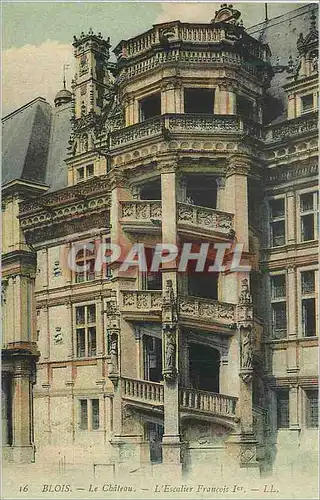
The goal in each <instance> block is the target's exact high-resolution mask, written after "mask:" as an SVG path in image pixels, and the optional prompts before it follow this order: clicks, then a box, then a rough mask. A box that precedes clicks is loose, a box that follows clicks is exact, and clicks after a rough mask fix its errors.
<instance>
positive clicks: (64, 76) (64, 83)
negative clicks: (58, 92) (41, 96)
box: [63, 64, 69, 89]
mask: <svg viewBox="0 0 320 500" xmlns="http://www.w3.org/2000/svg"><path fill="white" fill-rule="evenodd" d="M68 68H69V64H64V65H63V88H64V89H66V88H67V87H66V70H67V69H68Z"/></svg>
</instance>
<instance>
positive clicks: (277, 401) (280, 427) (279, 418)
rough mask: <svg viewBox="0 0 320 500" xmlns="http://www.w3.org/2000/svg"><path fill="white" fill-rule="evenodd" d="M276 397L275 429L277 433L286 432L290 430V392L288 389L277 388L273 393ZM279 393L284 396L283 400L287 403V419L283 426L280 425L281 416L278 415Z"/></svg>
mask: <svg viewBox="0 0 320 500" xmlns="http://www.w3.org/2000/svg"><path fill="white" fill-rule="evenodd" d="M275 393H276V394H275V395H276V427H277V430H278V431H283V430H288V429H289V428H290V390H289V387H279V388H277V390H276V391H275ZM281 393H282V394H283V395H284V394H285V395H286V398H285V400H286V401H287V405H288V406H287V419H286V422H285V424H286V425H282V424H283V422H281V418H282V415H281V413H280V406H279V400H280V395H281Z"/></svg>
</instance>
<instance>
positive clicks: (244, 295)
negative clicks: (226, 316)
mask: <svg viewBox="0 0 320 500" xmlns="http://www.w3.org/2000/svg"><path fill="white" fill-rule="evenodd" d="M239 303H240V304H250V303H251V294H250V290H249V284H248V280H247V279H244V280H242V281H241V292H240V297H239Z"/></svg>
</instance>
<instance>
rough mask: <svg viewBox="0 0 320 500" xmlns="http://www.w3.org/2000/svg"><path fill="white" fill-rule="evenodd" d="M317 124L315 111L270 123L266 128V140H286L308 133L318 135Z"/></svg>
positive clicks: (268, 141)
mask: <svg viewBox="0 0 320 500" xmlns="http://www.w3.org/2000/svg"><path fill="white" fill-rule="evenodd" d="M318 126H319V120H318V113H317V112H313V113H308V114H306V115H302V116H299V117H298V118H293V119H292V120H285V121H283V122H282V123H278V124H276V125H271V126H269V127H268V128H267V131H266V142H267V143H272V142H279V141H281V142H282V141H287V140H290V139H291V138H292V137H298V136H303V135H308V134H310V133H311V134H315V135H318Z"/></svg>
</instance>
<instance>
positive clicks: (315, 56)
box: [310, 52, 318, 72]
mask: <svg viewBox="0 0 320 500" xmlns="http://www.w3.org/2000/svg"><path fill="white" fill-rule="evenodd" d="M310 59H311V68H312V71H314V72H318V53H317V52H312V53H311V54H310Z"/></svg>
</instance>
